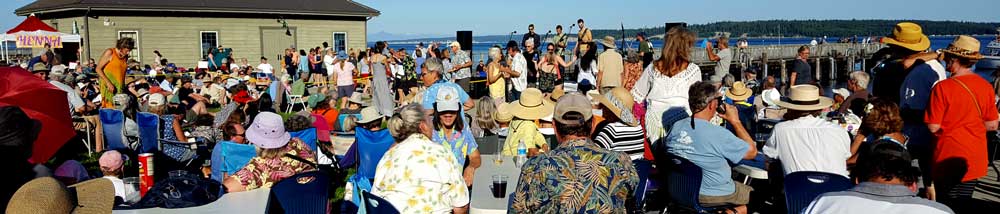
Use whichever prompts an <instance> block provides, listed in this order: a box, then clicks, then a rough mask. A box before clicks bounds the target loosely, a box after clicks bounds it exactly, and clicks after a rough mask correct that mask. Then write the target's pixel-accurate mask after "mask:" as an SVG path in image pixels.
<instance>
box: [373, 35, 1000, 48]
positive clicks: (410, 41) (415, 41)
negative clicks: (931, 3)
mask: <svg viewBox="0 0 1000 214" xmlns="http://www.w3.org/2000/svg"><path fill="white" fill-rule="evenodd" d="M520 35H524V34H520ZM520 35H514V36H513V37H512V39H513V40H515V41H519V40H520ZM497 36H502V37H507V36H504V35H489V36H480V37H497ZM568 36H569V37H570V38H572V37H576V34H571V35H568ZM955 36H958V35H928V36H927V37H931V38H941V37H955ZM970 36H972V37H977V38H978V37H991V36H996V34H974V35H970ZM550 37H551V36H550ZM649 37H650V38H651V40H662V39H660V38H662V37H663V34H657V35H651V36H649ZM858 37H861V38H863V37H864V36H861V35H859V36H858ZM873 37H876V38H878V37H883V36H882V35H880V36H873ZM653 38H656V39H653ZM779 38H780V39H809V38H817V37H806V36H782V37H777V36H756V37H746V39H779ZM831 38H840V37H831ZM615 39H620V38H617V37H616V38H615ZM702 39H710V38H709V37H699V38H698V39H697V40H702ZM736 39H739V37H732V36H731V37H730V38H729V40H733V41H735V40H736ZM633 40H634V37H629V38H626V39H625V41H633ZM452 41H455V39H454V38H424V39H404V40H389V41H386V42H389V43H393V44H419V43H424V44H425V45H426V44H430V43H432V42H439V43H445V42H452ZM374 42H376V41H369V42H368V43H374ZM497 42H502V41H492V40H478V41H477V40H473V42H472V43H497ZM828 42H835V41H829V39H828Z"/></svg>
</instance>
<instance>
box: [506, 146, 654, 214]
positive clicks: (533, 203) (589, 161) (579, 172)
mask: <svg viewBox="0 0 1000 214" xmlns="http://www.w3.org/2000/svg"><path fill="white" fill-rule="evenodd" d="M637 176H638V175H637V174H636V171H635V167H633V166H632V161H631V159H629V156H628V155H626V154H625V153H621V152H616V151H610V150H607V149H604V148H601V147H600V146H598V145H597V144H595V143H594V142H592V141H590V139H575V140H570V141H567V142H563V143H562V144H560V145H559V147H557V148H556V149H554V150H552V151H551V152H547V153H543V154H542V155H539V156H537V157H534V158H531V159H528V162H527V163H525V165H524V166H523V167H521V176H520V180H519V181H518V183H517V189H515V190H514V196H513V197H514V198H513V204H512V205H511V207H510V213H626V203H625V200H626V199H627V198H628V197H630V196H631V195H632V193H633V191H635V188H636V186H637V185H638V183H639V177H637Z"/></svg>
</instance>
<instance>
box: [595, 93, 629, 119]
mask: <svg viewBox="0 0 1000 214" xmlns="http://www.w3.org/2000/svg"><path fill="white" fill-rule="evenodd" d="M594 99H597V102H600V103H601V105H604V107H605V108H608V110H611V113H614V114H615V116H618V119H621V121H622V123H624V124H626V125H629V126H635V125H637V124H636V118H635V115H634V114H632V106H633V105H634V104H635V100H634V99H633V97H632V92H629V90H628V89H625V88H623V87H615V88H612V89H611V90H610V91H608V93H605V94H602V95H598V96H595V97H594Z"/></svg>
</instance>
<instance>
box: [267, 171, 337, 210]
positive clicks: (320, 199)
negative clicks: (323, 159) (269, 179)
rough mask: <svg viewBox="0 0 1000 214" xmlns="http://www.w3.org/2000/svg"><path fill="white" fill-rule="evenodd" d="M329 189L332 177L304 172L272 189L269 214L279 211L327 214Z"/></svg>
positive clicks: (277, 184) (278, 183) (286, 179)
mask: <svg viewBox="0 0 1000 214" xmlns="http://www.w3.org/2000/svg"><path fill="white" fill-rule="evenodd" d="M329 187H330V177H329V176H328V175H327V174H326V173H325V172H321V171H310V172H303V173H299V174H296V175H293V176H292V177H288V178H285V179H283V180H281V181H278V182H277V183H275V184H274V186H272V187H271V199H270V201H271V202H270V203H268V204H269V207H268V210H271V211H272V212H269V213H275V212H273V211H275V210H277V209H280V210H282V211H284V213H327V212H326V211H327V210H326V209H327V196H329V194H330V193H329V191H328V189H329ZM273 205H277V206H273Z"/></svg>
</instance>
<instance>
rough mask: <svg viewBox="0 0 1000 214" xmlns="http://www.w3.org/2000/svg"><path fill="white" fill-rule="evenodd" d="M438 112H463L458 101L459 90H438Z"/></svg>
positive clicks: (442, 88)
mask: <svg viewBox="0 0 1000 214" xmlns="http://www.w3.org/2000/svg"><path fill="white" fill-rule="evenodd" d="M434 102H435V103H436V105H437V111H439V112H441V111H458V110H461V108H460V107H459V101H458V90H457V89H455V88H454V87H441V88H440V89H438V93H437V99H434Z"/></svg>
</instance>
